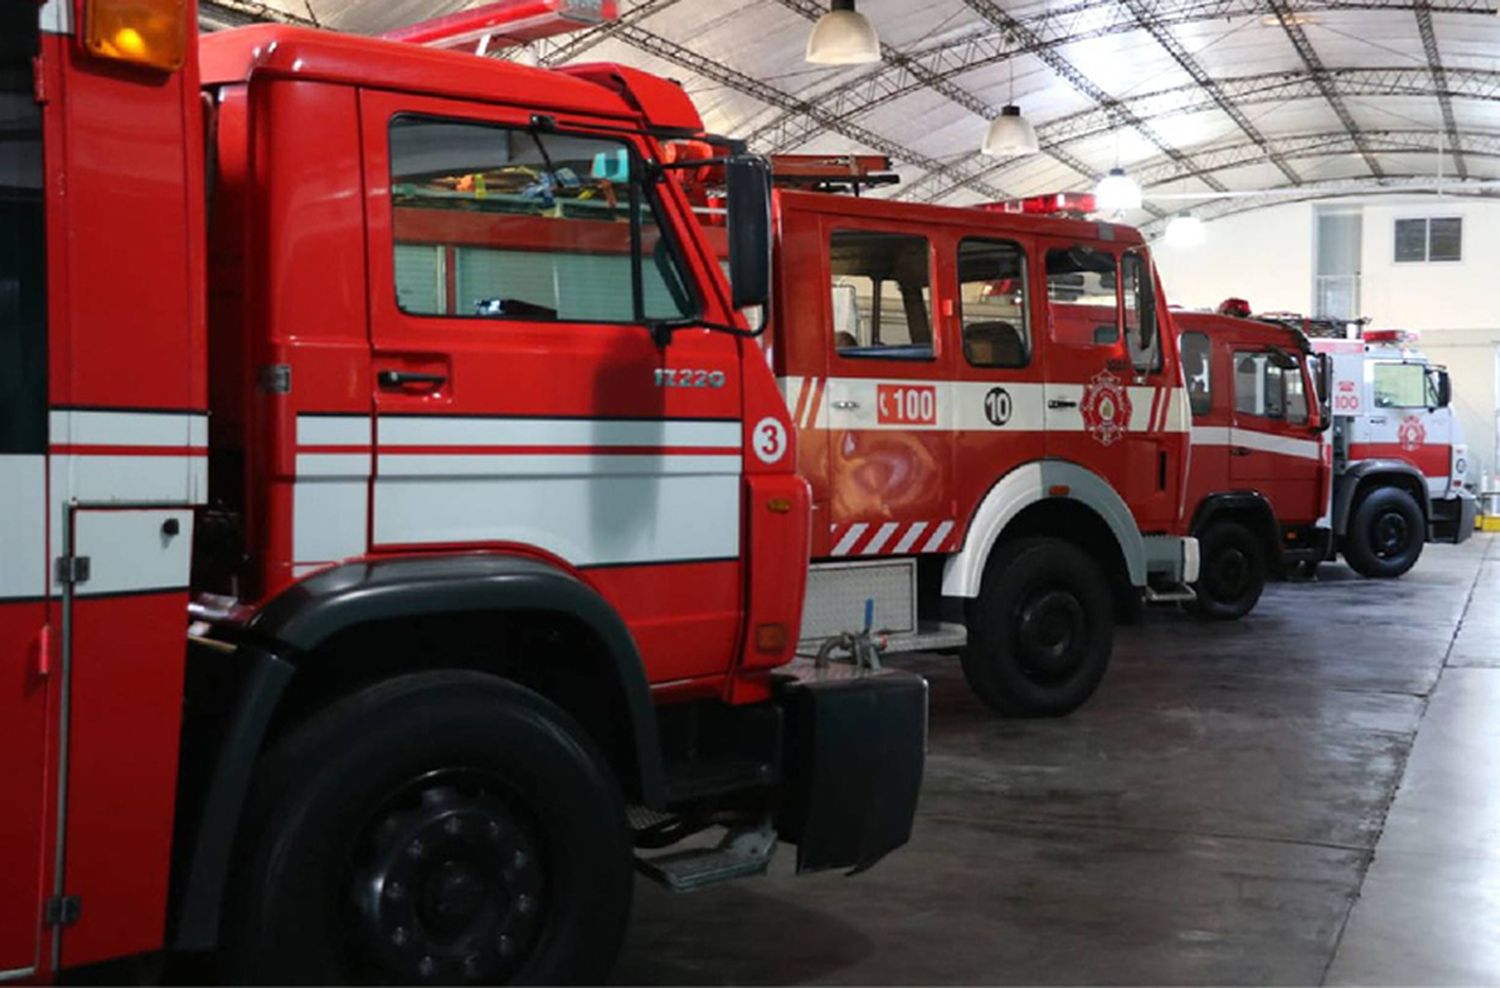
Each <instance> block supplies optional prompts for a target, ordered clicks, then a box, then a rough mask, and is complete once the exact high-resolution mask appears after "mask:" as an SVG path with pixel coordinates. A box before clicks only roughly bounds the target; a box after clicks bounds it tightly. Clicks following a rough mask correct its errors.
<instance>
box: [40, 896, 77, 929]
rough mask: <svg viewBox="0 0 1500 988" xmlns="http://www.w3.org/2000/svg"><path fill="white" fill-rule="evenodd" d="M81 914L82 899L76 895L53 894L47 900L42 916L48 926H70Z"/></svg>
mask: <svg viewBox="0 0 1500 988" xmlns="http://www.w3.org/2000/svg"><path fill="white" fill-rule="evenodd" d="M82 915H83V900H82V899H81V898H79V897H78V896H76V895H54V896H53V897H52V898H50V899H48V900H47V910H46V913H45V915H44V917H43V918H45V919H46V921H47V925H48V926H72V925H73V924H74V923H76V922H78V919H79V917H80V916H82Z"/></svg>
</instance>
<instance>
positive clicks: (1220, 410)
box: [1178, 332, 1233, 520]
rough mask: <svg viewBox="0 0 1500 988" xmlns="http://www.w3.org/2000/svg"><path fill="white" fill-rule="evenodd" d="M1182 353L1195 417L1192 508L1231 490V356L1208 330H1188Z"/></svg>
mask: <svg viewBox="0 0 1500 988" xmlns="http://www.w3.org/2000/svg"><path fill="white" fill-rule="evenodd" d="M1178 352H1180V353H1181V354H1182V379H1183V382H1184V383H1185V384H1186V385H1187V392H1188V403H1189V408H1190V410H1191V413H1192V416H1193V432H1192V454H1191V455H1192V462H1191V464H1190V467H1189V479H1188V498H1187V504H1188V508H1189V510H1190V511H1192V510H1196V507H1197V505H1198V504H1200V503H1201V502H1202V501H1203V499H1204V498H1205V497H1208V496H1209V495H1211V494H1219V493H1223V492H1225V491H1227V490H1229V489H1230V486H1229V430H1230V425H1231V421H1230V413H1231V411H1232V408H1233V402H1232V401H1230V400H1228V398H1227V390H1226V389H1225V388H1224V386H1223V381H1224V377H1225V371H1224V368H1223V367H1222V366H1221V364H1222V363H1223V362H1224V361H1225V360H1226V359H1227V355H1226V351H1225V348H1224V347H1223V346H1215V345H1214V341H1213V340H1212V339H1211V338H1210V337H1209V335H1208V334H1207V333H1198V332H1188V333H1183V334H1182V335H1181V337H1180V338H1179V341H1178ZM1189 520H1191V519H1189Z"/></svg>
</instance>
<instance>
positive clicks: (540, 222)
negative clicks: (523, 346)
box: [390, 116, 697, 323]
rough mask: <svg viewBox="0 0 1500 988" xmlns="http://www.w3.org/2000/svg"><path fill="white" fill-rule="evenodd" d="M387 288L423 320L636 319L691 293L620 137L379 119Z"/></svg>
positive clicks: (684, 312) (692, 302)
mask: <svg viewBox="0 0 1500 988" xmlns="http://www.w3.org/2000/svg"><path fill="white" fill-rule="evenodd" d="M390 141H391V197H392V202H393V206H394V216H393V222H394V225H395V245H396V247H395V249H396V297H397V301H398V303H399V304H400V306H401V309H402V310H403V311H405V312H408V313H412V314H414V315H425V316H452V317H467V318H476V317H477V318H488V319H525V320H531V321H536V320H542V321H561V322H595V323H644V322H648V321H654V320H671V319H683V318H687V317H691V316H693V315H695V314H696V312H697V301H696V299H695V297H694V296H693V294H692V293H691V292H690V291H689V289H688V282H687V280H686V278H685V277H684V276H683V268H682V266H681V264H680V262H679V260H678V255H677V252H676V251H675V250H674V249H673V246H672V244H671V241H670V239H669V237H668V235H667V234H666V232H665V231H664V230H663V229H662V228H661V226H660V225H659V223H658V219H657V216H658V214H657V210H656V204H655V202H654V200H653V198H652V196H651V195H650V193H649V191H648V190H647V189H646V188H645V186H644V184H643V183H642V182H641V180H640V176H639V174H638V172H639V167H638V165H637V163H636V159H635V156H634V154H633V153H632V151H631V148H630V147H629V145H627V144H626V143H624V142H623V141H621V140H617V139H613V138H603V137H593V136H574V135H566V134H558V133H553V132H542V131H536V130H528V129H521V128H513V127H501V126H494V125H489V124H476V123H468V122H458V121H449V120H435V119H431V118H426V117H414V116H399V117H397V118H396V119H394V120H393V121H392V122H391V128H390Z"/></svg>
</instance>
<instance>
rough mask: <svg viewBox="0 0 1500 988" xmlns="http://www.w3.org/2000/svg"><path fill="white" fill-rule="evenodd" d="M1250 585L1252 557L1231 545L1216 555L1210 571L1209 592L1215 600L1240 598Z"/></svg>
mask: <svg viewBox="0 0 1500 988" xmlns="http://www.w3.org/2000/svg"><path fill="white" fill-rule="evenodd" d="M1249 587H1250V557H1248V556H1246V555H1245V553H1244V551H1243V550H1241V549H1239V548H1234V547H1231V548H1229V549H1226V550H1224V551H1223V552H1221V553H1219V554H1218V555H1217V556H1216V557H1214V562H1213V565H1212V566H1211V567H1210V568H1209V571H1208V592H1209V596H1211V597H1212V598H1213V599H1214V600H1219V601H1232V600H1238V599H1239V598H1240V597H1242V596H1243V595H1244V594H1245V591H1246V590H1248V589H1249Z"/></svg>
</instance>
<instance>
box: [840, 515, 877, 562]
mask: <svg viewBox="0 0 1500 988" xmlns="http://www.w3.org/2000/svg"><path fill="white" fill-rule="evenodd" d="M869 527H870V526H869V525H866V524H865V523H864V522H858V523H856V524H854V525H850V526H849V530H848V531H847V532H845V533H844V537H843V538H841V539H839V542H838V545H836V546H834V547H833V554H834V555H835V556H847V555H849V552H850V550H851V549H853V548H854V547H855V545H857V544H858V543H859V539H860V536H862V535H864V534H865V531H866V530H867V529H869Z"/></svg>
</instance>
